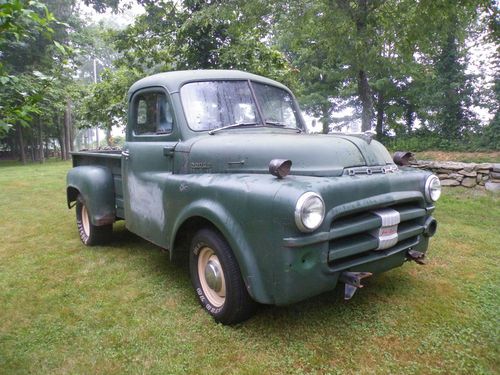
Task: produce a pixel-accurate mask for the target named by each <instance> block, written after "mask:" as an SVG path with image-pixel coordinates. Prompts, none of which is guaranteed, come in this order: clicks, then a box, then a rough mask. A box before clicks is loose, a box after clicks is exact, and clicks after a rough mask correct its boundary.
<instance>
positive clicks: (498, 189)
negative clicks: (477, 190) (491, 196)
mask: <svg viewBox="0 0 500 375" xmlns="http://www.w3.org/2000/svg"><path fill="white" fill-rule="evenodd" d="M484 186H485V187H486V190H488V191H492V192H494V193H500V183H495V182H489V181H488V182H487V183H486V184H484Z"/></svg>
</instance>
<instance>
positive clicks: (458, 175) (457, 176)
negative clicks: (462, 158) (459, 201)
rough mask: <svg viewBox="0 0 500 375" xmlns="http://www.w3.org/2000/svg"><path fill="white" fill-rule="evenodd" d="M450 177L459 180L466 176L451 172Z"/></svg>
mask: <svg viewBox="0 0 500 375" xmlns="http://www.w3.org/2000/svg"><path fill="white" fill-rule="evenodd" d="M449 176H450V178H452V179H454V180H457V181H462V180H463V179H464V176H462V175H461V174H458V173H450V175H449Z"/></svg>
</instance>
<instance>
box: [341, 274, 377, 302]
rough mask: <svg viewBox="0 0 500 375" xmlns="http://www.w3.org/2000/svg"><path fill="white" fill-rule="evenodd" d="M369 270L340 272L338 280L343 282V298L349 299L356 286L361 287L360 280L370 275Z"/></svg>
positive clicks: (356, 288)
mask: <svg viewBox="0 0 500 375" xmlns="http://www.w3.org/2000/svg"><path fill="white" fill-rule="evenodd" d="M371 275H372V273H371V272H348V271H345V272H342V273H341V274H340V277H339V280H340V281H341V282H343V283H344V284H345V289H344V299H345V300H346V301H347V300H350V299H351V298H352V296H353V295H354V293H356V290H358V288H362V287H363V285H361V280H362V279H364V278H365V277H370V276H371Z"/></svg>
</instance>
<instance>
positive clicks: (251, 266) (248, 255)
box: [169, 200, 274, 304]
mask: <svg viewBox="0 0 500 375" xmlns="http://www.w3.org/2000/svg"><path fill="white" fill-rule="evenodd" d="M194 217H198V218H202V219H205V220H207V221H209V222H210V223H211V224H212V225H214V226H215V227H216V228H217V229H218V230H219V231H220V233H222V235H223V236H224V238H225V239H226V241H227V242H228V244H229V246H230V247H231V249H232V250H233V253H234V256H235V257H236V260H237V261H238V265H239V266H240V270H241V274H242V275H241V276H242V277H243V280H244V282H245V285H246V286H247V289H248V293H249V294H250V296H251V297H252V298H253V299H254V300H255V301H257V302H259V303H266V304H272V303H274V298H273V297H272V293H271V292H270V291H269V290H267V288H266V287H265V285H264V282H263V280H264V277H265V275H262V272H261V271H260V270H259V267H258V263H257V261H256V259H255V255H254V252H253V251H252V249H251V247H250V245H249V244H248V242H247V240H246V237H245V232H244V231H243V230H242V228H241V226H240V225H239V224H238V222H237V221H236V220H234V218H233V216H232V215H231V214H230V212H229V211H228V210H226V208H225V207H223V206H222V205H221V204H220V203H218V202H213V201H208V200H199V201H195V202H192V203H191V204H189V205H187V206H186V207H184V208H183V210H182V211H181V212H180V213H179V215H178V216H177V220H176V221H175V223H174V226H173V230H172V235H171V236H170V247H169V248H170V249H171V256H173V252H174V251H175V249H174V242H175V238H176V236H177V233H178V231H179V229H180V228H181V226H182V225H183V224H184V223H185V222H186V221H187V220H189V219H190V218H194Z"/></svg>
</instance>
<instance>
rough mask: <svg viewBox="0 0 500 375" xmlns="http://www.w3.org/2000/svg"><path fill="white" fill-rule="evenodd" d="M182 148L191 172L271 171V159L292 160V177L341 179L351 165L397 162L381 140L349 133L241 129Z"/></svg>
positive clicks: (186, 165) (377, 164) (193, 142)
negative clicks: (349, 134)
mask: <svg viewBox="0 0 500 375" xmlns="http://www.w3.org/2000/svg"><path fill="white" fill-rule="evenodd" d="M178 146H180V147H178V148H176V151H181V152H182V151H184V152H188V155H189V156H188V157H187V158H186V159H184V160H185V162H187V164H184V168H185V169H187V171H186V172H188V173H269V162H270V161H271V160H272V159H290V160H291V161H292V169H291V174H293V175H306V176H340V175H342V173H343V170H344V168H347V167H359V166H383V165H386V164H392V163H393V162H392V159H391V156H390V155H389V153H388V152H387V150H386V148H385V147H384V146H383V145H382V144H380V143H379V142H377V141H371V142H367V141H366V140H364V139H361V138H358V137H354V136H347V135H319V134H296V133H293V134H290V133H283V132H279V133H277V132H269V133H267V132H266V133H252V132H247V131H238V132H237V133H236V132H235V133H233V134H221V133H218V134H214V135H207V136H200V137H197V138H194V139H192V142H189V144H184V145H181V144H179V145H178Z"/></svg>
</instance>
